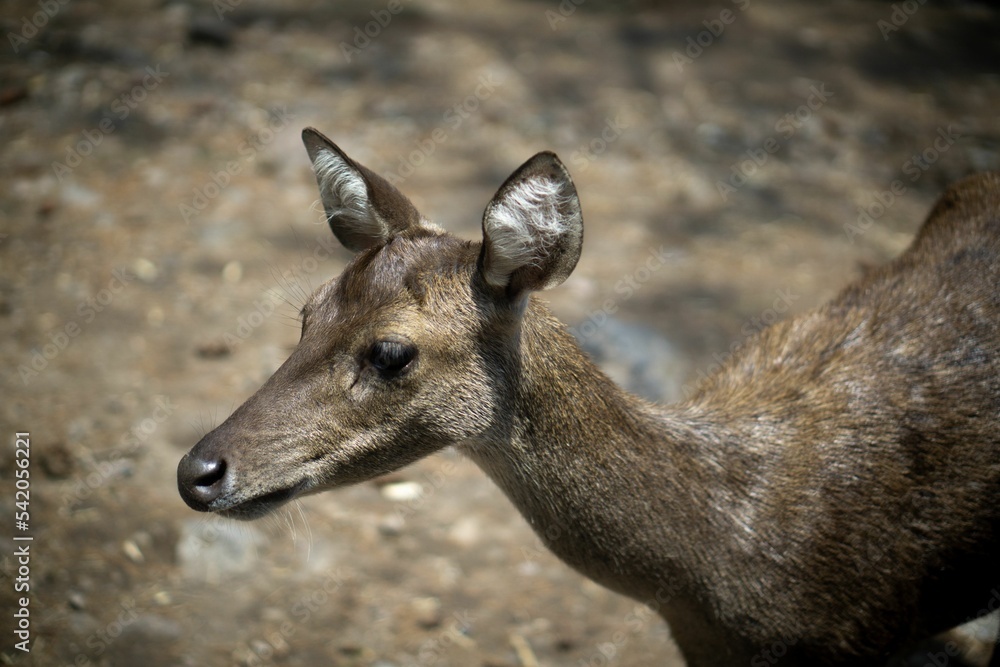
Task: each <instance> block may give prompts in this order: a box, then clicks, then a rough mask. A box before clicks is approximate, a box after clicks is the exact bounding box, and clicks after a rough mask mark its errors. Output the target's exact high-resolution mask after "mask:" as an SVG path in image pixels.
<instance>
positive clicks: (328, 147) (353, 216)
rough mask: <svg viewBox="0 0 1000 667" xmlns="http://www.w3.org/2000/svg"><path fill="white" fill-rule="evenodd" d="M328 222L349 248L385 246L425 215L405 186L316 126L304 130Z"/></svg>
mask: <svg viewBox="0 0 1000 667" xmlns="http://www.w3.org/2000/svg"><path fill="white" fill-rule="evenodd" d="M302 142H303V143H304V144H305V145H306V151H307V152H308V153H309V159H310V160H312V164H313V171H315V172H316V183H317V184H318V185H319V195H320V199H321V201H322V202H323V208H324V209H325V210H326V220H327V222H328V223H329V224H330V229H331V230H332V231H333V234H334V236H336V237H337V239H338V240H339V241H340V242H341V243H342V244H343V245H344V247H345V248H347V249H348V250H353V251H354V252H360V251H361V250H365V249H366V248H370V247H372V246H378V245H384V244H385V243H386V242H388V240H389V239H390V238H392V237H393V236H395V235H397V234H399V233H400V232H402V231H403V230H405V229H407V228H409V227H413V226H417V225H419V224H420V213H418V212H417V209H416V208H415V207H414V206H413V204H412V203H410V200H409V199H407V198H406V196H405V195H403V194H402V193H401V192H400V191H399V190H397V189H396V188H395V187H393V186H392V184H391V183H389V182H388V181H386V180H385V179H384V178H382V177H381V176H379V175H378V174H376V173H375V172H373V171H371V170H370V169H368V168H366V167H363V166H362V165H360V164H358V163H357V162H355V161H354V160H352V159H351V158H349V157H347V155H346V154H345V153H344V151H342V150H340V148H338V147H337V145H336V144H334V143H333V142H332V141H330V140H329V139H327V138H326V137H325V136H323V135H322V134H320V133H319V132H317V131H316V130H314V129H313V128H311V127H307V128H306V129H304V130H303V131H302Z"/></svg>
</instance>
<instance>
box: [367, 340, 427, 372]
mask: <svg viewBox="0 0 1000 667" xmlns="http://www.w3.org/2000/svg"><path fill="white" fill-rule="evenodd" d="M416 358H417V348H416V346H414V345H410V344H409V343H400V342H398V341H394V340H380V341H378V342H376V343H375V344H374V345H372V349H371V350H370V351H369V352H368V363H370V364H371V365H372V367H373V368H374V369H375V370H377V371H378V372H379V373H381V374H382V375H383V376H386V377H393V376H396V375H399V374H400V373H402V372H403V371H405V370H406V369H407V367H408V366H409V365H410V363H411V362H412V361H413V360H414V359H416Z"/></svg>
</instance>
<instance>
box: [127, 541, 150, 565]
mask: <svg viewBox="0 0 1000 667" xmlns="http://www.w3.org/2000/svg"><path fill="white" fill-rule="evenodd" d="M122 551H124V552H125V555H126V556H127V557H128V559H129V560H130V561H132V562H133V563H142V562H144V561H145V560H146V558H145V556H143V555H142V551H141V550H140V549H139V545H138V544H136V543H135V542H133V541H132V540H125V541H124V542H122Z"/></svg>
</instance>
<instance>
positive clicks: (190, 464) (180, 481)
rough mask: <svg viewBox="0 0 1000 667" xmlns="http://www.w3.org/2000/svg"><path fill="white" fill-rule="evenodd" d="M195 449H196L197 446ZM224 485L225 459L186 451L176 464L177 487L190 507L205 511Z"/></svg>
mask: <svg viewBox="0 0 1000 667" xmlns="http://www.w3.org/2000/svg"><path fill="white" fill-rule="evenodd" d="M195 449H198V448H197V447H196V448H195ZM225 486H226V460H225V459H223V458H202V457H201V456H199V455H198V454H196V453H195V452H194V451H192V452H188V453H187V454H186V455H185V456H184V458H182V459H181V462H180V463H179V464H178V465H177V489H178V490H179V491H180V493H181V498H183V499H184V502H186V503H187V504H188V506H189V507H190V508H191V509H194V510H198V511H199V512H207V511H209V510H210V509H211V503H212V501H214V500H216V499H217V498H218V497H219V496H220V495H222V492H223V490H224V487H225Z"/></svg>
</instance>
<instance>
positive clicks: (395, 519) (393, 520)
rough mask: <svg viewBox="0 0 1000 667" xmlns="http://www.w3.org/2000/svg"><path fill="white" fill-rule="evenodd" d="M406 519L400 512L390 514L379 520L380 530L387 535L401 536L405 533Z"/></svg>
mask: <svg viewBox="0 0 1000 667" xmlns="http://www.w3.org/2000/svg"><path fill="white" fill-rule="evenodd" d="M405 525H406V520H405V519H404V518H403V517H401V516H399V515H398V514H390V515H388V516H385V517H383V518H382V519H381V520H380V521H379V522H378V532H379V533H381V534H382V535H383V536H385V537H399V535H401V534H402V533H403V527H404V526H405Z"/></svg>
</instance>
